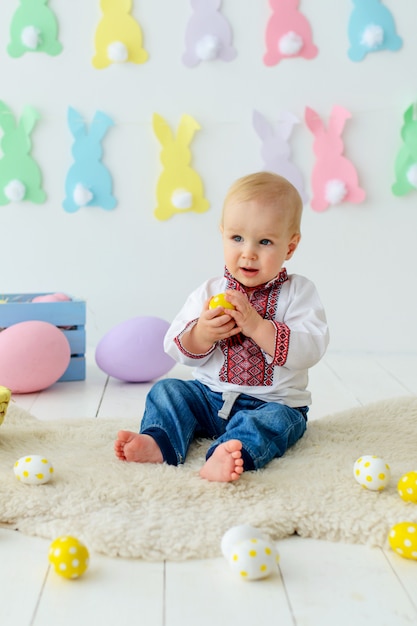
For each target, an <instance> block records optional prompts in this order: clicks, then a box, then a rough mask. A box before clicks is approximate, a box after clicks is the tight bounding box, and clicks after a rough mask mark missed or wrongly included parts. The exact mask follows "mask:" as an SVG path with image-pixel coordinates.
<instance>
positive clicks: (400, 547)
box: [388, 522, 417, 561]
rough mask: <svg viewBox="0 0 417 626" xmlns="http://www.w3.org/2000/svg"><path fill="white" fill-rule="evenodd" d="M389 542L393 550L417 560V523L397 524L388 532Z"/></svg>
mask: <svg viewBox="0 0 417 626" xmlns="http://www.w3.org/2000/svg"><path fill="white" fill-rule="evenodd" d="M388 543H389V545H390V546H391V548H392V550H394V552H396V553H397V554H399V555H400V556H402V557H403V558H404V559H414V560H416V561H417V524H414V523H412V522H400V523H399V524H395V525H394V526H393V527H392V528H391V530H390V532H389V534H388Z"/></svg>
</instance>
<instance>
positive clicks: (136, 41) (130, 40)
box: [92, 0, 148, 69]
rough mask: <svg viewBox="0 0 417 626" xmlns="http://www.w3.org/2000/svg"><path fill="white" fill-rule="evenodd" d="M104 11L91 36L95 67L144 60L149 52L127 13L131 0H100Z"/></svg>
mask: <svg viewBox="0 0 417 626" xmlns="http://www.w3.org/2000/svg"><path fill="white" fill-rule="evenodd" d="M100 7H101V10H102V12H103V17H102V18H101V20H100V22H99V24H98V26H97V29H96V33H95V37H94V42H95V50H96V53H95V56H94V57H93V61H92V63H93V66H94V67H95V68H97V69H103V68H105V67H108V66H109V65H111V64H112V63H124V62H130V63H144V62H145V61H147V59H148V53H147V52H146V50H145V49H144V48H143V47H142V40H143V37H142V30H141V27H140V26H139V24H138V22H137V21H136V20H135V19H134V18H133V17H132V16H131V15H130V11H131V9H132V0H101V1H100Z"/></svg>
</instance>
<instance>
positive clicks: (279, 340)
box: [219, 269, 290, 387]
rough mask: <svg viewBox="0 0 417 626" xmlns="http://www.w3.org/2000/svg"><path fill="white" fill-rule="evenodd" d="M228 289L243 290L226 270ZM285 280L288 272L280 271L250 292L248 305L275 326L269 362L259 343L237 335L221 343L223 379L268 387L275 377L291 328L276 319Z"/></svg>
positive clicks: (228, 381)
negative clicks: (271, 359) (272, 351)
mask: <svg viewBox="0 0 417 626" xmlns="http://www.w3.org/2000/svg"><path fill="white" fill-rule="evenodd" d="M225 276H226V278H227V289H238V290H240V291H243V287H242V285H240V283H238V282H237V281H236V280H235V279H234V278H233V277H232V276H231V274H229V272H228V271H227V270H226V273H225ZM286 280H288V276H287V272H286V271H285V269H284V270H282V271H281V272H280V274H279V276H278V277H277V278H276V279H275V280H274V281H271V282H270V283H268V285H261V286H260V287H259V289H256V290H255V291H254V292H253V293H252V294H251V298H250V301H251V304H252V306H254V308H255V309H256V310H257V312H258V313H259V314H260V315H261V316H262V317H263V318H264V319H267V320H271V321H272V322H273V323H274V325H275V327H276V339H275V356H274V359H273V361H272V363H268V362H267V361H266V359H265V355H264V353H263V352H262V350H261V349H260V348H259V346H258V345H257V344H256V343H255V342H254V341H252V339H250V338H249V337H245V336H244V335H240V336H239V341H236V339H235V338H232V340H224V341H221V342H220V347H221V349H222V352H223V355H224V361H223V365H222V368H221V370H220V373H219V379H220V380H221V381H222V382H227V383H232V384H235V385H247V386H251V387H253V386H259V385H262V386H271V385H272V382H273V377H274V367H275V366H276V365H284V364H285V362H286V360H287V354H288V346H289V338H290V330H289V328H288V326H287V325H286V324H282V323H279V322H276V321H275V314H276V310H277V306H278V299H279V294H280V292H281V287H282V285H283V283H284V282H285V281H286Z"/></svg>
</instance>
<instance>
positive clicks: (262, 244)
mask: <svg viewBox="0 0 417 626" xmlns="http://www.w3.org/2000/svg"><path fill="white" fill-rule="evenodd" d="M259 243H260V244H261V246H269V245H270V244H271V243H272V241H271V240H270V239H261V241H260V242H259Z"/></svg>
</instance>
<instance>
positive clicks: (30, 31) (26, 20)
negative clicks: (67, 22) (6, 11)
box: [7, 0, 62, 57]
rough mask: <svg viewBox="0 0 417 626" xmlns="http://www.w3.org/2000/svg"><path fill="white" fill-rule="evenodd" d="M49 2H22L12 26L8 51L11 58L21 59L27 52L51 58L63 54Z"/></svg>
mask: <svg viewBox="0 0 417 626" xmlns="http://www.w3.org/2000/svg"><path fill="white" fill-rule="evenodd" d="M47 2H48V0H20V6H19V8H18V9H17V10H16V12H15V14H14V15H13V18H12V22H11V25H10V38H11V42H10V43H9V45H8V46H7V51H8V53H9V55H10V56H11V57H20V56H22V54H24V53H25V52H46V53H47V54H49V55H51V56H55V55H57V54H59V53H60V52H61V50H62V45H61V44H60V42H59V41H58V25H57V21H56V17H55V15H54V13H53V12H52V11H51V9H49V8H48V7H47V6H46V5H47Z"/></svg>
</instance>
